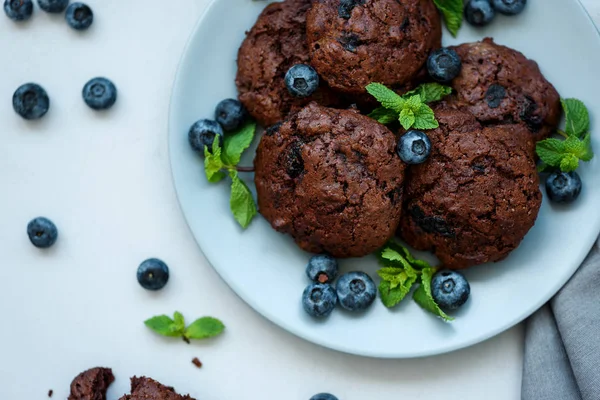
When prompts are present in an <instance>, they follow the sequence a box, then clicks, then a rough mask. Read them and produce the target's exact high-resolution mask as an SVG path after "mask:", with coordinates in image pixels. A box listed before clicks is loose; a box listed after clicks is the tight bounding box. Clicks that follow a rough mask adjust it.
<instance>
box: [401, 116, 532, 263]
mask: <svg viewBox="0 0 600 400" xmlns="http://www.w3.org/2000/svg"><path fill="white" fill-rule="evenodd" d="M435 112H436V117H437V119H438V121H439V123H440V127H439V128H438V129H435V130H432V131H428V132H427V134H428V135H429V138H430V140H431V142H432V153H431V156H430V158H429V159H428V160H427V161H426V162H425V163H423V164H421V165H417V166H412V167H411V168H410V169H409V171H408V173H407V177H406V187H405V202H404V211H403V215H402V221H401V224H400V230H401V236H402V237H403V238H404V240H406V242H407V243H408V244H410V245H411V246H413V247H415V248H416V249H418V250H432V251H433V252H434V253H435V254H436V256H437V257H438V258H439V259H440V261H441V262H442V264H443V266H444V267H446V268H452V269H461V268H466V267H469V266H473V265H477V264H482V263H486V262H491V261H499V260H502V259H503V258H505V257H506V256H507V255H508V254H509V253H510V252H511V251H512V250H514V249H515V248H516V247H517V246H518V245H519V243H520V242H521V240H522V239H523V237H524V236H525V234H526V233H527V232H528V231H529V229H530V228H531V227H532V226H533V225H534V223H535V219H536V217H537V214H538V211H539V208H540V205H541V201H542V195H541V193H540V190H539V181H538V175H537V172H536V167H535V163H534V161H533V159H532V156H531V154H530V153H529V150H528V148H529V146H531V141H529V142H528V143H524V142H523V139H522V135H525V134H526V133H527V132H526V128H525V127H523V126H522V125H518V124H513V125H498V126H491V127H482V126H481V125H480V124H479V122H477V121H476V120H475V118H474V117H473V116H472V115H471V114H470V113H469V112H467V111H461V110H454V109H450V108H444V107H443V106H440V107H438V108H436V110H435ZM523 131H525V132H523Z"/></svg>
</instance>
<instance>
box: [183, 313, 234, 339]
mask: <svg viewBox="0 0 600 400" xmlns="http://www.w3.org/2000/svg"><path fill="white" fill-rule="evenodd" d="M224 329H225V325H223V323H222V322H221V321H219V320H218V319H216V318H212V317H203V318H199V319H197V320H195V321H194V322H192V323H191V324H190V326H188V327H187V328H186V330H185V332H184V334H183V336H185V337H186V338H188V339H206V338H210V337H214V336H218V335H220V334H221V333H222V332H223V330H224Z"/></svg>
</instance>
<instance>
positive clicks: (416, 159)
mask: <svg viewBox="0 0 600 400" xmlns="http://www.w3.org/2000/svg"><path fill="white" fill-rule="evenodd" d="M396 151H397V152H398V155H399V156H400V159H401V160H402V161H404V162H405V163H407V164H421V163H423V162H425V161H426V160H427V158H428V157H429V154H431V142H430V141H429V138H428V137H427V135H426V134H424V133H423V132H421V131H414V130H413V131H408V132H406V133H405V134H404V135H402V136H401V137H400V139H398V146H397V148H396Z"/></svg>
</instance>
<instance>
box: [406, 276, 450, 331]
mask: <svg viewBox="0 0 600 400" xmlns="http://www.w3.org/2000/svg"><path fill="white" fill-rule="evenodd" d="M421 272H422V273H421V285H420V286H419V287H418V288H417V290H415V293H414V294H413V300H414V301H415V302H417V304H418V305H420V306H421V307H422V308H423V309H425V310H427V311H429V312H430V313H432V314H435V315H437V316H438V317H441V318H442V319H443V320H444V321H453V320H454V318H452V317H450V316H449V315H447V314H446V313H445V312H443V311H442V309H441V308H440V307H439V306H438V305H437V304H436V302H435V300H433V296H432V295H431V279H432V278H433V275H434V274H435V272H436V269H435V268H424V269H423V271H421Z"/></svg>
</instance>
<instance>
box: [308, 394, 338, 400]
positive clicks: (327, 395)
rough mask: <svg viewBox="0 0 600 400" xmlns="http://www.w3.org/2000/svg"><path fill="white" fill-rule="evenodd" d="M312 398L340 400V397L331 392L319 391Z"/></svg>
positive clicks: (312, 399) (313, 399) (311, 399)
mask: <svg viewBox="0 0 600 400" xmlns="http://www.w3.org/2000/svg"><path fill="white" fill-rule="evenodd" d="M310 400H338V398H337V397H335V396H334V395H332V394H329V393H319V394H315V395H314V396H313V397H311V398H310Z"/></svg>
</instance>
